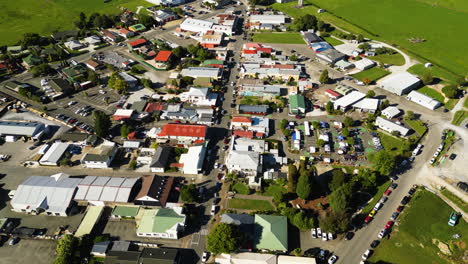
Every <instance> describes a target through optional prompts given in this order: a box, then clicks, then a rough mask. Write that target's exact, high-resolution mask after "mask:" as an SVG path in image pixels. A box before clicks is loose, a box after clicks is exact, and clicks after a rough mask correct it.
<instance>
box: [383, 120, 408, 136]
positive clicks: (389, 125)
mask: <svg viewBox="0 0 468 264" xmlns="http://www.w3.org/2000/svg"><path fill="white" fill-rule="evenodd" d="M375 125H376V126H377V127H378V128H380V129H382V130H385V131H387V132H388V133H392V132H393V131H397V132H398V133H399V134H400V135H401V136H403V137H405V136H406V135H408V133H409V131H410V130H409V129H408V128H406V127H404V126H402V125H399V124H397V123H394V122H392V121H390V120H387V119H385V118H382V117H380V116H379V117H377V119H376V120H375Z"/></svg>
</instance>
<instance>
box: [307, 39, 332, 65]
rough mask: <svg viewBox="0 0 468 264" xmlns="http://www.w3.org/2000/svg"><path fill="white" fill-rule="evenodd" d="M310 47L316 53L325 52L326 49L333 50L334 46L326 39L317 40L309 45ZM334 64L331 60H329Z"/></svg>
mask: <svg viewBox="0 0 468 264" xmlns="http://www.w3.org/2000/svg"><path fill="white" fill-rule="evenodd" d="M309 48H310V49H312V50H313V51H314V52H315V53H319V52H324V51H326V50H333V46H332V45H330V44H329V43H328V42H326V41H322V42H315V43H312V44H310V45H309ZM329 63H330V64H332V63H331V62H329Z"/></svg>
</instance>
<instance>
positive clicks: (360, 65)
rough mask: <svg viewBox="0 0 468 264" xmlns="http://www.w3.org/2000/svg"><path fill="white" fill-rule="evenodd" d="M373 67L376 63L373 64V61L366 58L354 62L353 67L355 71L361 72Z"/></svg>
mask: <svg viewBox="0 0 468 264" xmlns="http://www.w3.org/2000/svg"><path fill="white" fill-rule="evenodd" d="M375 65H377V63H375V61H373V60H369V59H366V58H364V59H361V60H358V61H356V62H354V66H355V67H356V68H357V69H359V70H361V71H363V70H367V69H370V68H372V67H374V66H375Z"/></svg>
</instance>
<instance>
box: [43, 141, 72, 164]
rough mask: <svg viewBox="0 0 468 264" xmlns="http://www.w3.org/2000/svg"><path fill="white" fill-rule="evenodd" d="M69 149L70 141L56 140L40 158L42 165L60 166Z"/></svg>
mask: <svg viewBox="0 0 468 264" xmlns="http://www.w3.org/2000/svg"><path fill="white" fill-rule="evenodd" d="M67 149H68V143H62V142H55V143H54V144H52V146H50V148H49V149H48V150H47V152H46V153H44V155H43V156H42V158H41V159H40V160H39V164H41V165H42V166H58V165H59V162H60V160H61V159H62V157H63V155H64V154H65V152H66V151H67Z"/></svg>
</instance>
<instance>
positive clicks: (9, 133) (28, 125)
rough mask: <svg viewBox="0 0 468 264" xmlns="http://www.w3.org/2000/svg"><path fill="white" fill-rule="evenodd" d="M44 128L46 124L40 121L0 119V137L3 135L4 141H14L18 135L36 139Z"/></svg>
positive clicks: (40, 135) (42, 132)
mask: <svg viewBox="0 0 468 264" xmlns="http://www.w3.org/2000/svg"><path fill="white" fill-rule="evenodd" d="M45 129H46V126H45V125H44V124H43V123H40V122H14V121H0V137H5V141H6V142H14V141H16V140H18V138H19V137H25V138H32V139H33V140H38V139H40V138H41V137H42V135H43V134H44V132H45Z"/></svg>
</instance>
